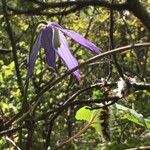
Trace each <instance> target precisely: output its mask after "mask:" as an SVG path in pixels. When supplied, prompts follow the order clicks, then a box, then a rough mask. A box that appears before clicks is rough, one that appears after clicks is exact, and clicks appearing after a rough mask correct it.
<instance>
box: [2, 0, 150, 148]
mask: <svg viewBox="0 0 150 150" xmlns="http://www.w3.org/2000/svg"><path fill="white" fill-rule="evenodd" d="M134 1H135V2H138V0H134ZM112 2H113V0H112V1H107V0H105V1H104V3H103V1H97V5H96V4H94V2H93V1H92V2H91V4H87V3H89V2H87V1H80V0H78V1H76V0H75V1H71V0H70V1H66V0H63V1H62V0H57V1H52V0H31V1H27V0H25V1H23V0H9V1H8V2H7V3H6V1H5V0H2V3H0V13H1V15H0V23H1V26H0V33H1V36H0V85H1V86H0V135H1V139H0V149H13V148H14V149H15V148H16V149H19V148H20V149H33V150H34V149H41V150H42V149H55V148H58V147H59V146H60V149H61V148H62V149H63V148H64V149H87V150H88V149H89V150H90V149H106V150H107V149H108V150H109V149H111V150H113V149H114V150H116V149H118V150H119V149H127V148H135V147H140V146H149V145H150V131H149V129H150V113H149V110H150V105H149V103H150V68H149V66H150V51H149V49H150V48H149V47H148V46H146V45H144V44H143V43H147V42H149V33H150V31H149V28H148V27H147V25H146V24H145V20H144V16H142V17H139V16H138V12H134V11H135V10H134V8H130V9H129V8H127V10H128V11H127V10H124V7H123V6H122V7H120V4H124V3H125V2H128V0H127V1H125V0H121V1H118V0H114V4H112V5H115V4H117V6H116V7H109V5H106V4H111V3H112ZM130 2H131V1H130ZM130 2H128V3H130ZM139 2H140V4H141V5H142V6H143V7H142V9H143V10H146V11H147V13H148V14H149V10H150V8H149V5H148V4H149V3H150V1H149V0H140V1H139ZM72 3H74V4H72ZM101 3H102V4H101ZM105 3H106V4H105ZM55 4H57V7H56V6H55ZM66 4H67V5H66ZM141 5H140V6H141ZM102 6H103V7H102ZM125 6H127V5H125ZM128 6H129V5H128ZM118 7H119V8H118ZM117 8H118V9H117ZM122 8H123V9H122ZM140 8H141V7H140ZM113 9H115V10H113ZM132 9H133V10H132ZM110 10H113V11H110ZM132 12H134V13H132ZM52 21H55V22H58V23H59V24H60V25H61V26H62V27H63V28H65V29H71V30H73V31H75V32H77V33H79V34H81V35H83V36H84V37H85V38H86V39H88V40H90V41H91V42H92V43H94V44H95V45H96V46H97V47H99V48H100V49H102V54H103V53H105V52H108V51H111V50H112V49H115V48H119V47H123V46H126V45H131V48H130V49H129V50H130V51H126V50H124V52H121V51H118V52H115V53H113V55H106V56H105V57H103V58H101V57H100V58H99V59H94V61H91V62H90V63H88V61H87V60H89V59H91V58H93V57H95V56H94V55H93V54H92V53H90V52H89V51H86V50H85V48H84V47H82V46H81V45H78V44H75V43H74V41H73V40H71V39H70V38H69V37H67V38H68V39H67V41H68V44H69V47H70V50H71V52H72V53H73V54H74V56H75V57H76V58H77V60H78V62H79V64H81V67H80V74H81V80H80V81H77V80H76V79H75V78H74V77H73V76H72V75H71V74H69V73H68V74H67V75H66V76H64V74H65V73H66V72H68V71H67V68H66V67H65V66H64V65H63V62H62V61H61V60H60V59H57V60H56V67H57V71H58V72H57V73H56V72H54V70H53V69H52V68H51V67H49V66H48V65H47V63H46V60H45V52H44V49H43V48H41V49H40V51H39V53H38V55H37V58H36V62H35V68H34V73H33V75H32V77H31V78H30V80H29V83H28V82H26V75H27V68H28V60H29V55H30V53H31V50H32V47H33V44H34V42H35V39H36V37H37V36H38V33H39V31H40V30H41V27H42V25H43V23H45V22H46V23H49V22H52ZM149 22H150V21H149ZM39 24H40V25H39ZM37 25H38V26H37ZM135 43H139V44H141V45H140V46H137V47H136V48H135V47H134V46H135ZM142 44H143V45H142ZM132 46H133V47H132ZM82 64H84V65H82ZM118 66H119V67H118ZM118 68H121V69H120V70H121V71H120V70H119V69H118ZM17 69H18V70H17ZM120 72H122V74H123V76H122V75H121V73H120ZM122 77H124V80H125V81H126V82H125V87H126V88H122V89H119V86H117V84H118V81H119V80H120V79H119V78H122ZM119 90H122V91H121V92H122V93H123V94H122V95H121V96H118V92H119ZM92 117H94V120H93V123H92V124H91V126H92V127H94V128H90V127H89V128H88V129H87V130H86V131H85V132H82V133H81V134H79V135H78V136H75V137H74V135H76V134H77V133H80V131H81V130H82V129H83V128H84V127H85V125H86V124H87V123H88V122H90V120H91V119H92Z"/></svg>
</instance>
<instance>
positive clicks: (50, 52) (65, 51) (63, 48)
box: [27, 22, 101, 80]
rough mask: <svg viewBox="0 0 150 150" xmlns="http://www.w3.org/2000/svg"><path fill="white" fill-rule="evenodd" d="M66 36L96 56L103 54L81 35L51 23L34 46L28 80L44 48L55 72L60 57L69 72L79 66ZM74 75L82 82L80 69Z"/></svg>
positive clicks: (42, 31) (45, 27) (46, 26)
mask: <svg viewBox="0 0 150 150" xmlns="http://www.w3.org/2000/svg"><path fill="white" fill-rule="evenodd" d="M65 35H66V36H69V37H70V38H72V39H73V40H74V41H75V42H76V43H78V44H80V45H82V46H83V47H85V48H87V49H89V50H90V51H91V52H92V53H94V54H96V55H97V54H100V53H101V50H100V49H99V48H98V47H96V46H95V45H94V44H93V43H91V42H90V41H88V40H86V39H85V38H84V37H83V36H81V35H80V34H78V33H76V32H74V31H72V30H67V29H63V28H62V27H61V26H60V25H59V24H58V23H56V22H52V23H49V24H48V25H45V26H44V27H43V28H42V29H41V30H40V32H39V35H38V37H37V39H36V41H35V43H34V45H33V49H32V52H31V55H30V58H29V64H28V65H29V66H28V72H27V80H28V79H29V78H30V77H31V75H32V73H33V69H34V65H35V59H36V56H37V54H38V51H39V49H40V48H44V50H45V55H46V62H47V64H48V65H49V66H50V67H52V68H53V69H54V70H56V56H59V57H60V58H61V59H62V61H63V62H64V64H65V66H66V67H67V68H68V70H71V69H73V68H74V67H76V66H78V61H77V60H76V58H75V57H74V56H73V55H72V53H71V52H70V50H69V45H68V43H67V40H66V38H65ZM72 74H73V75H74V76H75V77H76V79H77V80H80V72H79V69H78V70H76V71H74V72H73V73H72Z"/></svg>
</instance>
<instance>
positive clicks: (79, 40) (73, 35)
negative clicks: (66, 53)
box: [51, 22, 101, 54]
mask: <svg viewBox="0 0 150 150" xmlns="http://www.w3.org/2000/svg"><path fill="white" fill-rule="evenodd" d="M51 26H52V27H54V28H57V29H58V30H60V31H62V32H63V33H64V34H66V35H67V36H69V37H71V38H72V39H73V40H74V41H75V42H77V43H79V44H80V45H82V46H83V47H85V48H87V49H89V50H90V51H91V52H92V53H94V54H100V53H101V50H100V48H98V47H97V46H96V45H94V44H93V43H92V42H90V41H89V40H87V39H85V38H84V37H83V36H82V35H80V34H78V33H76V32H74V31H72V30H66V29H63V28H62V27H61V26H60V25H59V24H57V23H55V22H53V23H51Z"/></svg>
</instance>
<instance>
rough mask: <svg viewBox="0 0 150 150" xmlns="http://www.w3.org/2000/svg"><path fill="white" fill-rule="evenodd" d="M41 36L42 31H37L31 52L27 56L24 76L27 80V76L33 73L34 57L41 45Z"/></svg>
mask: <svg viewBox="0 0 150 150" xmlns="http://www.w3.org/2000/svg"><path fill="white" fill-rule="evenodd" d="M41 36H42V32H40V33H39V35H38V37H37V39H36V41H35V43H34V45H33V48H32V51H31V54H30V56H29V63H28V71H27V77H26V79H27V80H29V78H30V77H31V75H32V73H33V69H34V65H35V59H36V56H37V53H38V50H39V49H40V47H41Z"/></svg>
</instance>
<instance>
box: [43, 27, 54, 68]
mask: <svg viewBox="0 0 150 150" xmlns="http://www.w3.org/2000/svg"><path fill="white" fill-rule="evenodd" d="M41 45H42V47H43V48H44V50H45V54H46V62H47V64H48V65H49V66H51V67H52V68H53V69H56V52H55V48H54V43H53V29H52V28H51V27H50V26H45V27H44V28H43V29H42V36H41Z"/></svg>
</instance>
